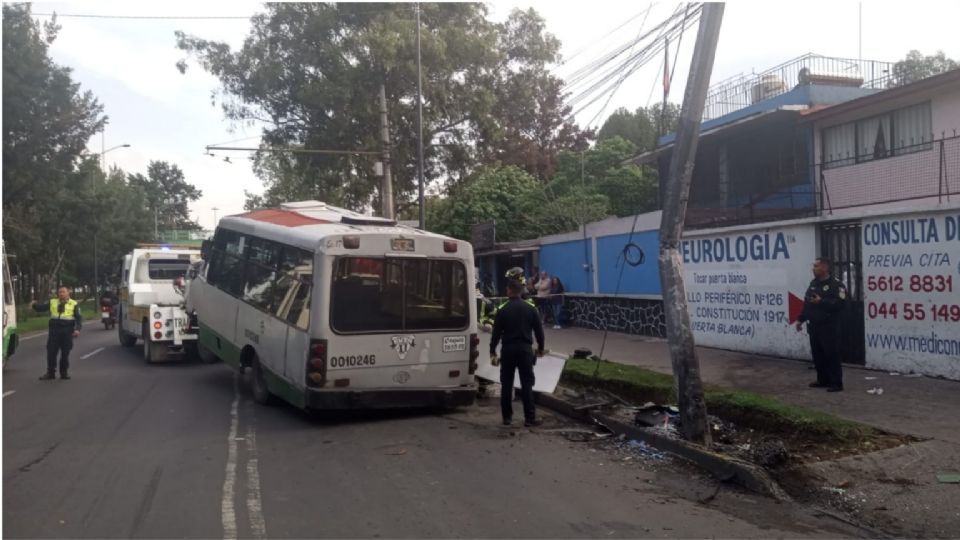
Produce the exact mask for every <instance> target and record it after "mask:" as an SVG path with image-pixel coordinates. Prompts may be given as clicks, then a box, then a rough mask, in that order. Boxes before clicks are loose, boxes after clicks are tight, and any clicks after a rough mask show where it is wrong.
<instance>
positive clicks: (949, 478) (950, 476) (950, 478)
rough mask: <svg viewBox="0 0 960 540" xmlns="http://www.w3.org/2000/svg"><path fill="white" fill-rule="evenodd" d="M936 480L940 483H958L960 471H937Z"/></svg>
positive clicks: (959, 481) (959, 482)
mask: <svg viewBox="0 0 960 540" xmlns="http://www.w3.org/2000/svg"><path fill="white" fill-rule="evenodd" d="M937 482H940V483H941V484H960V473H948V472H938V473H937Z"/></svg>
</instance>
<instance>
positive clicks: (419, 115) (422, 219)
mask: <svg viewBox="0 0 960 540" xmlns="http://www.w3.org/2000/svg"><path fill="white" fill-rule="evenodd" d="M422 79H423V73H422V69H421V67H420V3H419V2H417V180H418V181H419V185H420V229H421V230H422V229H424V228H425V227H426V217H425V216H426V214H425V211H424V210H425V209H424V207H423V88H422Z"/></svg>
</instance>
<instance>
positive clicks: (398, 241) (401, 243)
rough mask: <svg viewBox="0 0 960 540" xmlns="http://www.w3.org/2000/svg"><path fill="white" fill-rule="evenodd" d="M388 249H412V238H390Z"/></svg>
mask: <svg viewBox="0 0 960 540" xmlns="http://www.w3.org/2000/svg"><path fill="white" fill-rule="evenodd" d="M390 249H392V250H393V251H413V238H392V239H390Z"/></svg>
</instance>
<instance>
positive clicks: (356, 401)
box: [306, 384, 477, 409]
mask: <svg viewBox="0 0 960 540" xmlns="http://www.w3.org/2000/svg"><path fill="white" fill-rule="evenodd" d="M476 397H477V386H476V385H473V384H471V385H466V386H458V387H456V388H429V389H426V388H423V389H418V388H409V389H403V390H397V389H370V390H347V389H344V390H339V389H329V390H314V389H308V390H307V392H306V408H308V409H397V408H415V407H444V408H453V407H460V406H465V405H473V402H474V400H475V399H476Z"/></svg>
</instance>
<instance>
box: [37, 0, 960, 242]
mask: <svg viewBox="0 0 960 540" xmlns="http://www.w3.org/2000/svg"><path fill="white" fill-rule="evenodd" d="M677 5H678V4H677V3H676V2H654V3H649V2H637V1H603V0H594V1H591V2H583V1H579V2H574V1H570V0H559V1H522V0H521V1H515V0H511V1H499V2H492V3H488V7H489V16H490V17H491V18H492V19H494V20H497V21H500V20H503V19H505V18H506V17H507V15H508V14H509V13H510V11H512V10H513V9H515V8H520V9H527V8H530V7H532V8H534V9H536V10H537V11H538V12H539V13H540V14H541V15H542V16H543V17H544V19H545V20H546V26H547V30H548V31H549V32H551V33H552V34H554V35H555V36H557V37H558V38H559V39H560V41H561V43H562V44H563V46H562V53H563V57H564V58H565V59H566V60H565V61H564V62H563V63H562V64H560V65H558V66H555V67H554V72H555V73H556V74H558V75H560V76H562V77H567V76H569V75H570V74H572V73H573V72H575V71H576V70H577V69H579V68H581V67H583V66H584V65H586V64H588V63H589V62H591V61H593V60H595V59H596V58H598V57H600V56H602V55H603V54H604V53H606V52H607V51H609V50H610V49H612V48H614V47H616V46H618V45H620V44H623V43H627V42H628V41H629V40H631V39H633V38H635V37H636V36H637V35H638V34H639V33H640V32H642V31H644V29H649V28H650V27H651V26H652V25H654V24H655V23H657V22H659V21H661V20H663V19H665V18H666V17H667V16H669V14H670V13H671V12H672V11H673V10H674V9H675V8H676V7H677ZM260 7H261V4H258V3H252V2H244V1H236V2H229V3H226V2H193V3H187V2H166V3H162V4H161V3H154V2H150V3H146V2H96V3H93V2H74V3H49V2H39V3H34V4H33V12H34V14H35V16H36V17H37V18H38V19H41V20H46V19H48V18H49V17H48V16H47V15H45V14H49V13H52V12H56V13H58V14H59V15H60V18H59V23H60V25H61V26H62V29H61V31H60V34H59V36H58V38H57V40H56V41H55V42H54V43H53V45H52V46H51V49H50V54H51V56H52V57H53V59H54V60H55V61H56V62H57V63H59V64H61V65H65V66H69V67H71V68H72V69H73V70H74V72H73V76H74V79H75V80H76V81H77V82H79V83H80V84H81V87H82V88H83V89H84V90H90V91H91V92H92V93H93V94H94V95H95V96H96V97H97V98H98V99H99V101H100V102H101V103H102V104H103V105H104V111H105V113H106V114H107V116H108V117H109V124H108V126H107V128H106V130H105V132H104V133H102V134H97V135H95V136H94V137H93V138H92V139H91V141H90V143H89V145H88V148H89V150H90V151H91V152H95V153H99V152H101V151H102V150H105V149H111V148H114V147H116V146H119V145H123V144H129V145H130V147H129V148H116V149H113V150H110V151H109V152H108V153H107V154H106V159H105V161H106V163H107V166H108V167H109V166H118V167H120V168H122V169H124V170H125V171H127V172H141V173H146V169H147V165H148V163H149V162H150V161H152V160H166V161H169V162H171V163H175V164H177V165H178V166H180V168H181V169H183V171H184V174H185V176H186V179H187V181H188V182H190V183H192V184H194V185H196V186H197V187H198V188H200V189H201V190H202V192H203V197H202V198H201V199H200V200H199V201H197V202H195V203H193V205H192V206H191V213H192V215H193V218H194V219H196V220H198V221H199V223H200V224H201V225H202V226H203V227H204V228H207V229H212V228H213V225H214V223H215V221H214V217H215V215H216V216H217V217H222V216H224V215H230V214H236V213H240V212H242V211H243V203H244V200H245V196H244V191H245V190H246V191H250V192H253V193H261V192H262V191H263V186H262V183H261V182H260V180H259V179H258V178H257V177H256V176H255V175H254V174H253V172H252V170H251V167H250V161H249V160H248V159H247V157H248V156H247V155H246V154H243V153H229V154H227V153H220V152H217V153H216V155H215V156H208V155H205V147H206V146H207V145H215V144H222V143H226V142H228V141H233V142H234V145H237V146H256V144H257V142H258V137H257V135H258V133H259V128H258V127H257V126H242V125H241V126H238V125H233V124H231V123H230V122H229V121H227V120H226V119H224V117H223V113H222V110H221V109H220V106H219V102H217V101H214V100H213V95H214V94H215V93H216V92H217V91H218V89H219V85H218V83H217V80H216V79H215V78H214V77H212V76H210V75H209V74H207V73H206V72H204V71H203V70H202V69H201V68H200V67H199V66H198V65H197V64H196V63H195V62H191V65H190V68H189V69H188V70H187V72H186V74H180V72H179V71H177V69H176V67H175V66H176V62H177V61H178V60H180V59H182V58H184V55H183V53H182V52H181V51H179V50H177V48H176V46H175V39H174V32H175V31H176V30H182V31H184V32H186V33H188V34H192V35H195V36H198V37H202V38H204V39H208V40H214V41H223V42H226V43H227V44H229V45H230V46H231V48H234V49H235V48H237V47H239V46H240V45H241V44H242V42H243V40H244V38H245V37H246V35H247V33H248V31H249V28H250V24H249V20H247V19H248V17H249V16H250V15H252V14H253V13H256V12H257V11H259V10H260ZM72 14H84V15H111V16H139V17H144V16H149V17H158V16H165V17H169V16H174V17H184V16H189V17H211V16H216V17H223V16H231V17H240V18H238V19H228V20H224V19H204V20H183V19H157V18H146V19H131V18H76V17H68V16H66V15H72ZM644 19H645V20H644ZM958 20H960V2H956V1H942V2H932V1H923V0H920V1H913V2H910V3H907V2H903V1H901V2H884V1H868V2H855V1H845V0H834V1H830V2H822V1H809V2H799V1H795V2H790V3H788V2H779V1H778V2H772V1H767V2H753V1H732V2H728V3H727V6H726V10H725V13H724V18H723V25H722V29H721V33H720V42H719V45H718V48H717V55H716V60H715V63H714V69H713V76H712V79H711V80H712V81H719V80H723V79H726V78H729V77H732V76H735V75H738V74H741V73H751V72H759V71H763V70H764V69H766V68H769V67H773V66H775V65H778V64H781V63H783V62H786V61H788V60H790V59H793V58H796V57H798V56H801V55H803V54H805V53H808V52H813V53H817V54H822V55H825V56H835V57H844V58H857V57H858V56H859V55H861V54H862V58H864V59H871V60H881V61H891V62H892V61H896V60H899V59H901V58H903V57H904V56H905V55H906V53H907V52H908V51H909V50H911V49H917V50H919V51H921V52H922V53H924V54H933V53H934V52H936V51H937V50H943V51H944V52H945V53H946V54H947V56H948V57H951V58H955V59H960V40H958V39H956V21H958ZM858 22H859V24H858ZM625 23H626V24H625ZM641 23H644V24H643V25H642V24H641ZM858 29H859V30H858ZM694 30H695V28H694ZM694 39H695V31H693V30H692V31H690V32H687V34H686V35H685V36H684V40H683V43H682V45H681V47H680V50H679V51H676V50H673V51H671V57H672V56H673V55H674V54H677V62H676V64H677V66H676V74H675V77H674V80H673V84H672V93H671V101H679V100H680V98H681V97H682V94H683V87H684V85H685V83H686V78H687V77H686V75H687V70H688V69H689V61H690V57H691V55H692V50H693V42H694ZM661 70H662V67H660V65H659V59H658V60H656V61H653V62H651V63H650V64H648V65H647V66H645V67H644V68H643V69H640V70H639V71H637V72H636V73H635V74H633V75H632V76H630V77H629V78H627V79H625V80H624V82H623V85H622V86H621V87H620V89H619V91H618V92H617V93H616V94H615V95H613V96H612V97H611V98H610V101H609V103H608V104H607V106H606V107H603V102H604V101H605V100H600V101H599V102H598V103H596V104H595V105H594V106H592V107H589V108H587V109H585V110H584V111H582V112H581V113H579V114H578V115H577V116H576V120H577V122H578V123H579V124H580V125H581V126H587V125H590V126H592V127H599V125H601V124H602V122H603V120H604V119H605V118H606V116H608V115H609V114H610V113H611V112H613V111H614V110H615V109H616V108H618V107H626V108H627V109H630V110H634V109H636V108H637V107H640V106H647V105H650V104H651V103H655V102H657V101H658V100H659V99H661V97H662V94H661V92H662V89H661V87H660V81H661V80H662V71H661ZM591 122H592V124H591ZM228 155H229V157H230V161H229V162H227V161H225V160H224V158H225V157H227V156H228ZM215 209H216V210H215Z"/></svg>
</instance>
